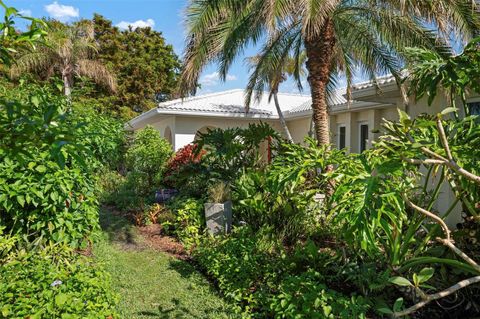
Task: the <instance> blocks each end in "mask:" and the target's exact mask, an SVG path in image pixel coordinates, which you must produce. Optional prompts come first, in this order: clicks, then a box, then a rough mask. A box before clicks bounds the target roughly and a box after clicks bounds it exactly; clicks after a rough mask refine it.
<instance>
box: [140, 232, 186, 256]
mask: <svg viewBox="0 0 480 319" xmlns="http://www.w3.org/2000/svg"><path fill="white" fill-rule="evenodd" d="M137 229H138V232H139V233H140V235H141V236H142V237H143V238H144V239H145V244H146V245H147V246H148V247H149V248H152V249H155V250H158V251H161V252H164V253H167V254H169V255H170V256H173V257H175V258H178V259H181V260H190V256H189V255H188V253H187V252H186V250H185V248H184V247H183V245H182V244H181V243H180V242H178V241H177V240H176V239H175V238H173V237H170V236H166V235H163V234H162V226H161V225H159V224H152V225H147V226H141V227H137Z"/></svg>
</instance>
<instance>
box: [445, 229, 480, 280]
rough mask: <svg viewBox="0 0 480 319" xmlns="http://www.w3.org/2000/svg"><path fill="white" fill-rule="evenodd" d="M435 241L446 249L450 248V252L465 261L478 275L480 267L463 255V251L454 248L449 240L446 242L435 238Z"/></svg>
mask: <svg viewBox="0 0 480 319" xmlns="http://www.w3.org/2000/svg"><path fill="white" fill-rule="evenodd" d="M437 241H438V242H439V243H441V244H443V245H445V246H447V247H448V248H450V250H452V251H453V252H454V253H455V254H456V255H458V256H459V257H460V258H462V259H463V260H465V261H466V262H467V263H468V264H469V265H470V266H472V267H473V268H475V270H476V271H478V273H479V274H480V266H479V265H478V264H477V263H476V262H475V261H474V260H473V259H472V258H470V257H468V255H467V254H465V253H464V252H463V251H461V250H460V249H458V248H457V246H455V245H454V244H453V242H452V241H451V240H447V239H444V238H437Z"/></svg>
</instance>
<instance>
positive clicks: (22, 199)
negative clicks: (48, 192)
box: [17, 195, 25, 207]
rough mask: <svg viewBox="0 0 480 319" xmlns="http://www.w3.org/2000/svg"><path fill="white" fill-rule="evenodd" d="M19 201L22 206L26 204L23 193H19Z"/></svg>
mask: <svg viewBox="0 0 480 319" xmlns="http://www.w3.org/2000/svg"><path fill="white" fill-rule="evenodd" d="M17 202H18V203H19V204H20V206H22V207H24V206H25V197H24V196H23V195H17Z"/></svg>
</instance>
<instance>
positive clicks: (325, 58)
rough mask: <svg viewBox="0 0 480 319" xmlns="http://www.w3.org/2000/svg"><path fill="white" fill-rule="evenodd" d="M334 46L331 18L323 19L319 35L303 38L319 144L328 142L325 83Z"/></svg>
mask: <svg viewBox="0 0 480 319" xmlns="http://www.w3.org/2000/svg"><path fill="white" fill-rule="evenodd" d="M334 47H335V32H334V26H333V23H332V21H331V20H327V21H325V26H324V27H323V30H322V32H321V34H320V35H319V36H315V37H310V38H306V39H305V49H306V53H307V58H308V60H307V63H306V67H307V70H308V82H309V84H310V91H311V95H312V110H313V120H314V122H315V135H316V137H317V143H318V144H319V145H326V144H329V143H330V129H329V121H328V120H329V118H328V105H327V84H328V81H329V80H330V65H331V61H332V56H333V50H334Z"/></svg>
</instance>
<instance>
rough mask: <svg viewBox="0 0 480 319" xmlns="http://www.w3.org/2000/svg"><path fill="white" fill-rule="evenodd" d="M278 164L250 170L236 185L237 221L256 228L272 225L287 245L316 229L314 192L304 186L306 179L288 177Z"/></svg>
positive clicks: (275, 232) (273, 230) (234, 187)
mask: <svg viewBox="0 0 480 319" xmlns="http://www.w3.org/2000/svg"><path fill="white" fill-rule="evenodd" d="M276 167H278V166H275V165H273V166H271V167H269V168H267V169H265V170H263V171H253V170H252V171H247V172H246V173H244V174H243V175H242V176H240V177H239V178H238V179H237V181H236V182H235V184H234V186H233V190H234V191H233V199H234V201H233V202H234V214H233V216H234V220H235V221H236V222H237V223H238V222H240V221H242V222H246V223H247V224H248V225H249V226H250V227H252V228H253V229H256V230H258V229H260V228H262V227H270V228H271V231H272V235H276V236H277V237H278V238H281V239H282V240H283V241H284V242H285V243H286V244H287V245H291V244H293V243H294V242H295V241H296V240H297V239H299V238H300V237H303V238H305V237H308V236H309V234H311V233H312V231H313V230H314V228H315V225H316V220H315V217H314V216H315V212H316V210H317V209H318V207H316V205H315V203H314V201H313V196H314V195H315V192H314V191H312V190H306V189H304V188H303V185H304V179H303V178H302V177H300V179H299V180H295V181H293V180H286V179H284V177H285V176H284V175H281V174H277V173H278V172H277V171H276Z"/></svg>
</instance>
